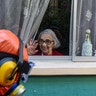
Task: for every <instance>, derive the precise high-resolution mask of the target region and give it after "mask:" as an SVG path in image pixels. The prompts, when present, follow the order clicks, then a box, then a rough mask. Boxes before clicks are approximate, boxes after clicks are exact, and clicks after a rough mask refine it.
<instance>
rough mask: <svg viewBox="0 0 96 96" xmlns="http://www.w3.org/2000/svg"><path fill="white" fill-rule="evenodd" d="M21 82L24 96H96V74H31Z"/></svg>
mask: <svg viewBox="0 0 96 96" xmlns="http://www.w3.org/2000/svg"><path fill="white" fill-rule="evenodd" d="M22 83H23V82H22ZM23 84H24V86H25V87H26V92H25V94H24V96H96V76H31V77H29V79H28V81H27V83H23Z"/></svg>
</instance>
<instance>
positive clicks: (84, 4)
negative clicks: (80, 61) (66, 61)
mask: <svg viewBox="0 0 96 96" xmlns="http://www.w3.org/2000/svg"><path fill="white" fill-rule="evenodd" d="M76 21H77V22H76V55H81V50H82V43H83V42H84V40H85V32H86V29H90V30H91V41H92V45H93V51H94V50H96V0H77V18H76Z"/></svg>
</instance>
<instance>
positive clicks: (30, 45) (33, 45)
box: [27, 39, 38, 55]
mask: <svg viewBox="0 0 96 96" xmlns="http://www.w3.org/2000/svg"><path fill="white" fill-rule="evenodd" d="M37 46H38V41H37V40H35V41H34V42H33V41H32V39H31V40H30V42H29V43H27V52H28V55H34V54H36V53H37V52H38V50H37V49H36V48H37Z"/></svg>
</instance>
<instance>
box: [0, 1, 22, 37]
mask: <svg viewBox="0 0 96 96" xmlns="http://www.w3.org/2000/svg"><path fill="white" fill-rule="evenodd" d="M21 5H22V0H0V29H8V30H11V31H12V32H14V33H15V34H16V35H17V34H18V31H19V23H20V14H21V7H22V6H21Z"/></svg>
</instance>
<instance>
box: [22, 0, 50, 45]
mask: <svg viewBox="0 0 96 96" xmlns="http://www.w3.org/2000/svg"><path fill="white" fill-rule="evenodd" d="M49 1H50V0H28V1H27V2H26V6H25V9H24V15H25V17H24V22H23V26H22V30H21V34H20V37H21V39H22V40H23V41H24V44H26V42H27V41H28V40H29V39H30V38H33V39H34V37H35V35H36V33H37V31H38V28H39V26H40V23H41V21H42V18H43V16H44V13H45V11H46V9H47V7H48V4H49Z"/></svg>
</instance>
